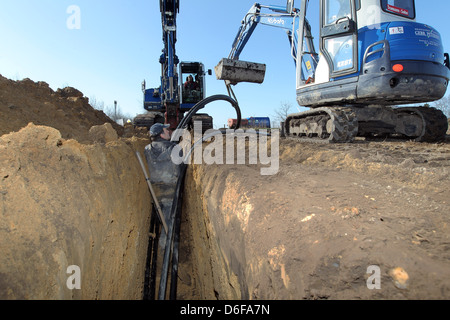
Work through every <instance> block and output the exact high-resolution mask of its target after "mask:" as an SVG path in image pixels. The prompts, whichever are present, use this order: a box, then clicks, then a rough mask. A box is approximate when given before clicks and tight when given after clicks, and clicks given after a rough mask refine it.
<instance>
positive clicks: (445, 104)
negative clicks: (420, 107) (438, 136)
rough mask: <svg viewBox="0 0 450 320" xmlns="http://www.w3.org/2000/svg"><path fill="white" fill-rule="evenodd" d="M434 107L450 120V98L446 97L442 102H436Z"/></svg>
mask: <svg viewBox="0 0 450 320" xmlns="http://www.w3.org/2000/svg"><path fill="white" fill-rule="evenodd" d="M433 107H435V108H436V109H439V110H441V111H442V112H443V113H444V114H445V115H446V116H447V118H450V96H446V97H444V98H442V99H441V100H438V101H436V102H434V103H433Z"/></svg>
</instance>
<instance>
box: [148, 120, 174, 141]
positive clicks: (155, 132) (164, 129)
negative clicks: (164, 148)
mask: <svg viewBox="0 0 450 320" xmlns="http://www.w3.org/2000/svg"><path fill="white" fill-rule="evenodd" d="M169 127H170V124H162V123H155V124H154V125H152V126H151V128H150V132H149V134H150V137H151V138H152V139H155V138H157V137H161V138H163V139H165V140H170V131H169V130H168V129H169Z"/></svg>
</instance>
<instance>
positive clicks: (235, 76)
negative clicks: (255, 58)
mask: <svg viewBox="0 0 450 320" xmlns="http://www.w3.org/2000/svg"><path fill="white" fill-rule="evenodd" d="M215 72H216V77H217V79H218V80H225V81H229V82H230V83H231V84H233V85H234V84H237V83H239V82H252V83H263V81H264V76H265V74H266V65H265V64H261V63H255V62H248V61H241V60H232V59H226V58H224V59H222V60H220V62H219V64H218V65H217V66H216V67H215Z"/></svg>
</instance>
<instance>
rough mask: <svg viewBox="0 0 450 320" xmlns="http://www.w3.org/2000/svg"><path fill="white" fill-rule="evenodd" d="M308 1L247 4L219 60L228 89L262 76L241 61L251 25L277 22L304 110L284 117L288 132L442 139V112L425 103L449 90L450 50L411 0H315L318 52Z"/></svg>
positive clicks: (337, 137) (327, 137)
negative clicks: (419, 16)
mask: <svg viewBox="0 0 450 320" xmlns="http://www.w3.org/2000/svg"><path fill="white" fill-rule="evenodd" d="M309 2H310V1H309V0H302V1H301V6H300V8H299V9H297V8H294V1H293V0H288V1H287V5H286V7H279V6H265V5H261V4H259V3H255V4H254V5H253V6H252V8H251V9H250V11H249V12H248V13H247V14H246V15H245V17H244V19H243V21H242V25H241V27H240V28H239V31H238V34H237V36H236V38H235V40H234V43H233V45H232V50H231V52H230V54H229V56H228V58H226V59H222V60H221V61H220V62H219V64H218V65H217V66H216V76H217V78H218V79H219V80H225V82H226V84H227V87H228V89H229V91H230V90H231V87H230V85H235V84H237V83H239V82H254V83H262V82H263V79H264V72H265V65H264V64H258V63H250V62H245V61H240V60H239V55H240V54H241V52H242V50H243V48H244V47H245V45H246V44H247V42H248V40H249V39H250V37H251V35H252V33H253V31H254V30H255V28H256V26H257V25H258V24H263V25H268V26H273V27H277V28H282V29H285V30H286V32H287V34H288V39H289V42H290V45H291V56H292V57H293V58H294V61H295V65H296V70H297V71H296V78H297V79H296V88H297V89H296V94H297V102H298V104H299V105H300V106H303V107H307V108H309V110H307V111H304V112H299V113H294V114H290V115H288V117H287V119H286V121H285V122H284V123H283V129H284V131H285V135H287V136H290V137H304V138H313V139H318V140H323V141H328V142H351V141H354V139H355V137H357V136H361V137H368V138H379V137H382V138H386V137H397V138H403V139H408V140H415V141H420V142H438V141H442V140H444V139H445V135H446V131H447V128H448V122H447V118H446V117H445V115H444V114H443V113H442V112H441V111H440V110H437V109H435V108H431V107H429V105H427V104H426V103H428V102H433V101H436V100H439V99H441V98H442V97H444V95H445V93H446V90H447V86H448V81H449V79H450V61H449V55H448V54H447V53H444V49H443V44H442V40H441V36H440V34H439V32H438V31H437V30H435V29H434V28H433V27H431V26H429V25H426V24H422V23H418V22H416V7H415V1H414V0H320V6H319V11H320V13H319V15H318V17H319V19H317V17H314V18H315V19H314V20H317V22H318V23H319V30H318V35H319V52H317V51H316V49H315V43H314V38H313V32H312V28H311V25H310V23H309V20H308V18H307V13H308V7H309ZM311 21H312V20H311ZM299 39H300V40H299ZM231 91H232V90H231ZM422 103H424V105H423V106H417V104H422ZM411 104H412V105H413V106H405V105H411ZM400 106H403V107H400Z"/></svg>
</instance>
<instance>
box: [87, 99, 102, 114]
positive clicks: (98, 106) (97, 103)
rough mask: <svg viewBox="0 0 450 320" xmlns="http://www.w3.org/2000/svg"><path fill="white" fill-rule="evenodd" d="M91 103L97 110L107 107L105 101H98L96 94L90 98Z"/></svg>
mask: <svg viewBox="0 0 450 320" xmlns="http://www.w3.org/2000/svg"><path fill="white" fill-rule="evenodd" d="M89 104H90V105H91V107H92V108H94V109H97V110H102V111H103V109H104V108H105V103H104V102H103V101H98V100H97V98H96V97H95V96H94V97H90V98H89Z"/></svg>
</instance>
